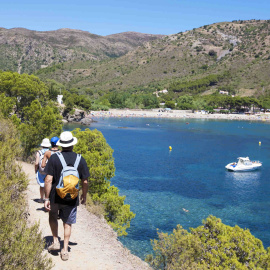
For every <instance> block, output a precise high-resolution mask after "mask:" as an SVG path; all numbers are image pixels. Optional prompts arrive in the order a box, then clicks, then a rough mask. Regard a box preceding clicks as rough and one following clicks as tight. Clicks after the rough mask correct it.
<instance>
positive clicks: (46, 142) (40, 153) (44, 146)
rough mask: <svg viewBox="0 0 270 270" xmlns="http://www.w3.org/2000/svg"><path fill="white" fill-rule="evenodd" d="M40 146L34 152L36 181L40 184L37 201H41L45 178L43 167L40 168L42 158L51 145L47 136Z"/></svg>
mask: <svg viewBox="0 0 270 270" xmlns="http://www.w3.org/2000/svg"><path fill="white" fill-rule="evenodd" d="M40 146H41V147H42V149H41V150H39V151H37V153H36V161H35V173H36V179H37V183H38V184H39V186H40V188H39V190H40V199H39V200H38V202H40V203H43V197H44V179H45V176H46V173H45V172H44V168H42V161H43V159H44V156H45V154H46V153H47V152H48V150H49V147H50V146H51V144H50V141H49V139H48V138H45V139H43V140H42V143H41V144H40Z"/></svg>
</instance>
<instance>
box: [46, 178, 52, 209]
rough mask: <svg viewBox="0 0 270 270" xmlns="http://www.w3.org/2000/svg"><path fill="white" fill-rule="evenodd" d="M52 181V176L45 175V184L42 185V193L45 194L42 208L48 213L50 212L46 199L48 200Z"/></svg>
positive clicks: (48, 202)
mask: <svg viewBox="0 0 270 270" xmlns="http://www.w3.org/2000/svg"><path fill="white" fill-rule="evenodd" d="M52 180H53V176H52V175H49V174H47V175H46V177H45V184H44V193H45V202H44V207H45V209H46V210H48V211H50V210H51V206H50V201H49V200H47V199H49V196H50V192H51V189H52Z"/></svg>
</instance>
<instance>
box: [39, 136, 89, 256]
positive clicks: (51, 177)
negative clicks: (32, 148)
mask: <svg viewBox="0 0 270 270" xmlns="http://www.w3.org/2000/svg"><path fill="white" fill-rule="evenodd" d="M76 143H77V138H75V137H73V135H72V133H71V132H69V131H65V132H63V133H61V135H60V140H59V141H58V142H57V145H58V146H61V147H62V153H60V152H58V153H55V154H54V155H52V156H51V157H50V159H49V160H48V163H47V165H46V167H45V172H46V174H47V176H46V178H45V202H44V207H45V209H46V210H47V211H49V224H50V227H51V231H52V235H53V243H52V244H51V245H50V246H49V247H48V251H53V250H60V243H59V239H58V221H57V217H58V214H59V217H60V218H61V219H62V221H63V225H64V246H63V249H62V250H61V253H60V255H61V258H62V260H64V261H66V260H68V257H69V255H68V243H69V238H70V235H71V226H72V224H75V223H76V214H77V206H78V205H79V195H78V180H79V179H81V183H82V195H81V198H80V199H81V203H82V204H85V202H86V194H87V191H88V181H87V179H88V177H89V176H90V174H89V170H88V168H87V164H86V161H85V159H84V158H83V157H81V155H78V154H76V153H75V152H73V146H74V145H75V144H76ZM68 170H69V172H68ZM71 171H73V175H71ZM67 172H68V173H67ZM69 173H70V174H69ZM76 173H77V176H78V177H77V176H76ZM74 175H75V176H74ZM78 178H79V179H78ZM65 179H67V180H65ZM76 179H77V182H76ZM75 182H76V183H75ZM73 183H74V186H71V185H73ZM58 212H59V213H58Z"/></svg>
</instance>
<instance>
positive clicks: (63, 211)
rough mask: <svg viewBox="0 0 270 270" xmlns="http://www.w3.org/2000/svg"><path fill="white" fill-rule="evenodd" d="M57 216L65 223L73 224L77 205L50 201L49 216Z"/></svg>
mask: <svg viewBox="0 0 270 270" xmlns="http://www.w3.org/2000/svg"><path fill="white" fill-rule="evenodd" d="M58 213H59V217H60V218H61V219H62V221H63V222H64V223H66V224H75V223H76V216H77V206H70V205H63V204H58V203H51V211H50V212H49V215H50V217H53V218H55V219H57V217H58Z"/></svg>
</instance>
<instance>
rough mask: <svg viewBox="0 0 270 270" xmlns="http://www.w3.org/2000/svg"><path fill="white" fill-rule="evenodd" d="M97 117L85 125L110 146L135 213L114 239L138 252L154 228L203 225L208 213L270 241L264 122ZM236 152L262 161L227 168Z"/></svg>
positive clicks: (269, 143) (144, 250) (118, 180)
mask: <svg viewBox="0 0 270 270" xmlns="http://www.w3.org/2000/svg"><path fill="white" fill-rule="evenodd" d="M97 120H98V122H97V123H93V124H92V125H91V127H90V129H98V130H100V131H101V132H102V133H103V135H104V137H105V138H106V140H107V142H108V143H109V145H110V146H111V147H112V148H113V149H114V158H115V166H116V173H115V177H114V178H113V179H112V184H113V185H115V186H117V187H118V188H119V190H120V194H121V195H126V203H128V204H130V205H131V210H132V211H133V212H134V213H136V217H135V219H134V220H133V221H132V223H131V227H130V229H129V230H128V236H127V237H125V238H121V239H120V240H121V241H122V243H123V244H124V245H125V246H126V247H128V248H129V249H130V250H131V251H132V253H134V254H136V255H138V256H140V257H141V258H144V257H145V255H146V254H148V253H150V252H151V244H150V239H154V238H157V233H156V230H157V228H158V229H159V230H161V231H164V232H172V230H173V228H175V227H176V225H177V224H181V225H182V226H183V227H184V228H185V229H189V227H197V226H199V225H201V222H202V220H203V219H205V218H207V217H208V216H209V215H214V216H217V217H219V218H221V219H222V221H223V223H225V224H228V225H230V226H234V225H236V224H237V225H239V226H240V227H242V228H249V229H250V231H251V233H252V234H253V235H255V236H256V237H258V238H259V239H261V240H262V241H263V243H264V245H265V247H268V246H270V179H269V178H270V139H269V134H270V125H269V124H267V123H265V122H260V123H259V122H244V121H215V120H201V119H200V120H196V119H188V120H179V119H177V120H176V119H172V120H170V119H149V118H148V119H146V118H105V119H102V118H99V119H97ZM187 121H188V122H189V123H187ZM75 127H78V125H77V126H76V125H65V127H64V129H65V130H72V129H74V128H75ZM80 127H81V128H82V129H85V127H83V126H80ZM259 141H261V146H259ZM169 146H171V147H172V151H169ZM239 156H244V157H245V156H249V157H250V159H252V160H260V161H262V162H263V167H262V169H261V170H260V171H254V172H246V173H233V172H227V171H226V170H225V168H224V166H225V165H226V164H228V163H230V162H233V161H236V159H237V157H239ZM183 208H185V209H187V210H189V212H185V211H183Z"/></svg>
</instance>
